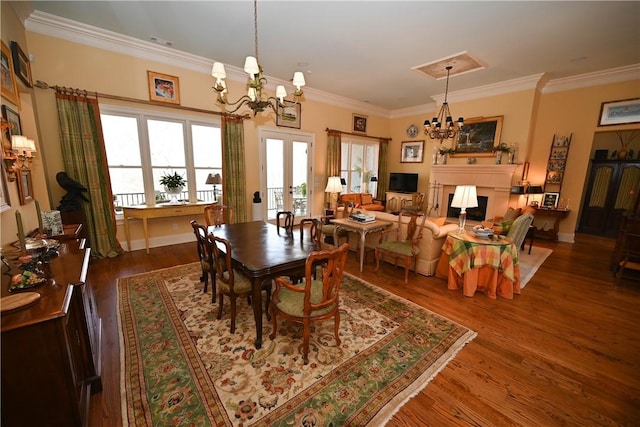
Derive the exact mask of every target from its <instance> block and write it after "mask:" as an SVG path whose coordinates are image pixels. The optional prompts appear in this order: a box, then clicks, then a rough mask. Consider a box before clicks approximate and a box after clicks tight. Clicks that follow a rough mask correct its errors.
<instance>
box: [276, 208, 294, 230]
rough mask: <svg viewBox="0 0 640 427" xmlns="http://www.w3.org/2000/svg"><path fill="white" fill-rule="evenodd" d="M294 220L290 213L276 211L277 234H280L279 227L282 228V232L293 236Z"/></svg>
mask: <svg viewBox="0 0 640 427" xmlns="http://www.w3.org/2000/svg"><path fill="white" fill-rule="evenodd" d="M280 218H282V221H283V223H282V225H281V223H280ZM294 219H295V214H294V213H293V212H291V211H278V212H277V213H276V227H277V228H278V234H280V227H283V228H284V230H285V231H286V232H287V233H289V234H293V221H294Z"/></svg>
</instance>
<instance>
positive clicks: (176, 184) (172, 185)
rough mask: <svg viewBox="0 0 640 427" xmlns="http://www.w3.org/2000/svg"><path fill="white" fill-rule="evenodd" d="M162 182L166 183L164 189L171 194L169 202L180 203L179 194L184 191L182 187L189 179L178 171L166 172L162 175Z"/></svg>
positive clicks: (162, 183) (172, 203)
mask: <svg viewBox="0 0 640 427" xmlns="http://www.w3.org/2000/svg"><path fill="white" fill-rule="evenodd" d="M160 184H161V185H164V191H165V192H166V193H167V194H169V195H170V196H171V201H170V202H169V204H171V205H177V204H180V202H179V201H178V194H180V193H182V189H183V188H184V186H185V185H186V184H187V180H186V179H184V178H183V177H182V175H179V174H178V172H174V173H172V174H164V175H162V177H160Z"/></svg>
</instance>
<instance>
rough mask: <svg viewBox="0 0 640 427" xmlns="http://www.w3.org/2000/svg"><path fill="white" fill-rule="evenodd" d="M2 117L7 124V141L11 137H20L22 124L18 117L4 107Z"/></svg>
mask: <svg viewBox="0 0 640 427" xmlns="http://www.w3.org/2000/svg"><path fill="white" fill-rule="evenodd" d="M2 117H4V119H5V120H6V121H7V123H9V135H7V136H8V137H9V141H11V135H22V124H21V123H20V115H19V114H18V113H16V112H15V111H13V110H12V109H11V108H9V107H7V106H6V105H3V106H2Z"/></svg>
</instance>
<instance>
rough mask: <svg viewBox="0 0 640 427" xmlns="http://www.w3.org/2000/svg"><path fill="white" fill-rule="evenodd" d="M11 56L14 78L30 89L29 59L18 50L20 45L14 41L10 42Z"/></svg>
mask: <svg viewBox="0 0 640 427" xmlns="http://www.w3.org/2000/svg"><path fill="white" fill-rule="evenodd" d="M11 56H12V59H13V71H15V73H16V76H18V77H19V78H20V80H22V83H24V84H25V85H26V86H27V87H32V86H33V83H32V81H31V64H30V63H29V58H28V57H27V55H26V54H25V53H24V52H23V51H22V49H20V45H18V43H17V42H14V41H12V42H11Z"/></svg>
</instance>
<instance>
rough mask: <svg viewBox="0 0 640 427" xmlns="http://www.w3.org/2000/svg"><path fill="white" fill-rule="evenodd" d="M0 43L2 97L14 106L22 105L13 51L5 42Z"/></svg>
mask: <svg viewBox="0 0 640 427" xmlns="http://www.w3.org/2000/svg"><path fill="white" fill-rule="evenodd" d="M0 43H1V44H2V46H1V47H2V54H1V55H0V74H1V85H2V88H1V90H2V96H3V97H4V98H5V99H6V100H7V101H9V102H11V103H12V104H14V105H20V98H19V97H18V85H17V83H16V75H15V72H14V70H13V60H12V59H11V51H10V50H9V47H8V46H7V45H6V44H4V42H2V41H0Z"/></svg>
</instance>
